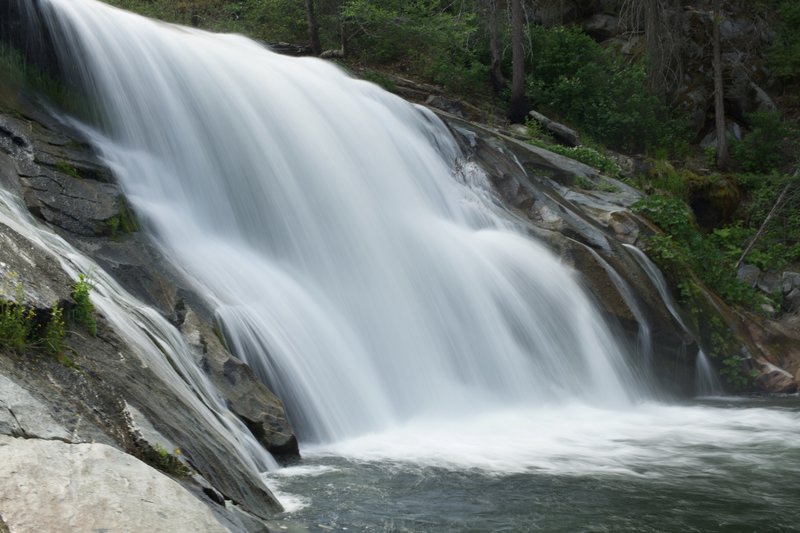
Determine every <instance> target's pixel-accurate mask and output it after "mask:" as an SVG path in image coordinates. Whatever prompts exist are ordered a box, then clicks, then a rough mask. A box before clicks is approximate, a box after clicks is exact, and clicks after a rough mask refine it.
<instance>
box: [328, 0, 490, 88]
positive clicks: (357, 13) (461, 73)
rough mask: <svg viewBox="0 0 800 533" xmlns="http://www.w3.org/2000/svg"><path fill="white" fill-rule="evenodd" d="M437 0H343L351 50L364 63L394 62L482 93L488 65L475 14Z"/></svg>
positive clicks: (438, 80) (437, 79)
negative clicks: (483, 57) (481, 57)
mask: <svg viewBox="0 0 800 533" xmlns="http://www.w3.org/2000/svg"><path fill="white" fill-rule="evenodd" d="M457 7H458V6H455V5H453V4H450V3H447V2H441V1H440V0H411V1H408V0H387V1H384V2H374V1H372V0H347V1H346V2H345V3H344V4H343V7H342V11H341V13H342V16H343V18H344V20H345V22H346V24H347V25H348V26H349V27H352V28H355V29H356V30H355V34H354V35H353V36H352V37H351V39H350V40H349V41H348V46H349V47H350V51H351V53H353V54H354V55H355V56H356V57H357V58H358V59H359V60H361V61H364V62H368V63H381V64H398V65H401V66H403V67H405V68H408V69H410V70H413V71H414V72H416V73H418V74H420V75H422V76H423V77H425V78H427V79H429V80H431V81H433V82H435V83H441V84H443V85H445V86H447V87H449V88H452V89H457V90H460V91H481V92H483V91H484V89H485V86H486V81H487V80H488V72H489V71H488V67H487V66H486V65H484V64H483V63H481V61H479V58H478V56H479V54H480V51H481V49H482V46H483V39H482V38H481V37H482V36H481V35H479V33H478V28H479V20H478V18H477V17H476V14H475V13H474V12H470V11H468V10H463V11H462V10H460V9H457Z"/></svg>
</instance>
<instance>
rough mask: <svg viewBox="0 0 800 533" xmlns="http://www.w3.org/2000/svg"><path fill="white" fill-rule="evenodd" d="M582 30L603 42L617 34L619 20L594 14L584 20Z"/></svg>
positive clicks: (603, 14) (601, 14)
mask: <svg viewBox="0 0 800 533" xmlns="http://www.w3.org/2000/svg"><path fill="white" fill-rule="evenodd" d="M582 26H583V30H584V31H585V32H586V33H588V34H589V35H591V36H592V37H594V38H595V39H597V40H598V41H605V40H606V39H610V38H611V37H614V36H615V35H617V33H618V32H619V18H618V17H615V16H613V15H609V14H606V13H596V14H594V15H592V16H591V17H589V18H588V19H587V20H585V21H584V22H583V24H582Z"/></svg>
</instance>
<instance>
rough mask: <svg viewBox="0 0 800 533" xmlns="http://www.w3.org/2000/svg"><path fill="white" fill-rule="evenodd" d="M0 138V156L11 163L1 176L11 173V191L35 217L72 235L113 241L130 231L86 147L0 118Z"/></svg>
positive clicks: (119, 201) (124, 211) (115, 192)
mask: <svg viewBox="0 0 800 533" xmlns="http://www.w3.org/2000/svg"><path fill="white" fill-rule="evenodd" d="M0 133H3V135H2V137H5V141H3V142H0V153H1V152H2V151H5V152H6V154H8V155H11V156H12V158H13V160H12V161H8V160H7V161H6V163H7V166H6V170H5V172H6V173H8V172H9V171H10V169H12V168H15V170H16V174H17V176H18V178H17V182H18V183H16V184H14V185H15V188H17V189H21V192H22V196H23V199H24V200H25V203H26V205H27V206H28V209H29V210H30V211H31V212H32V213H33V214H34V215H36V216H37V217H39V218H41V219H42V220H45V221H46V222H48V223H50V224H52V225H54V226H56V227H59V228H62V229H64V230H67V231H69V232H72V233H74V234H77V235H88V236H91V235H111V236H116V234H117V232H118V231H119V232H121V231H132V230H133V229H134V228H135V223H134V222H133V218H132V214H131V212H130V210H129V208H128V206H127V204H126V203H125V201H124V198H123V196H122V194H121V191H120V190H119V188H118V187H117V186H116V185H114V184H112V183H110V181H111V173H110V172H109V171H108V170H107V169H106V168H105V167H104V166H103V165H102V163H101V162H100V161H99V159H98V158H97V156H96V155H95V154H94V153H93V152H92V150H91V149H90V148H89V147H88V146H87V145H86V144H85V143H82V142H80V141H76V140H73V139H70V138H69V137H67V136H65V135H63V134H59V133H55V132H53V131H51V130H48V129H47V128H45V127H44V126H42V125H40V124H36V123H34V122H30V121H24V120H22V119H15V118H10V117H7V116H0ZM0 141H2V139H0ZM12 162H13V165H11V164H9V163H12ZM3 181H6V182H9V181H13V180H12V179H11V178H4V179H3Z"/></svg>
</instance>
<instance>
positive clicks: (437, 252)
mask: <svg viewBox="0 0 800 533" xmlns="http://www.w3.org/2000/svg"><path fill="white" fill-rule="evenodd" d="M40 6H41V11H42V13H43V15H44V16H45V18H46V23H47V25H48V27H49V29H50V31H51V33H52V35H53V36H54V39H55V41H56V43H57V46H56V48H57V50H58V51H59V53H60V54H61V62H62V68H63V70H64V71H65V72H68V73H73V74H74V75H75V76H76V81H77V83H78V84H79V85H81V86H82V87H83V88H84V89H85V91H86V96H87V99H88V100H89V101H90V102H92V103H93V104H94V105H96V106H97V116H96V117H95V118H94V119H93V120H91V121H87V123H86V124H83V125H82V127H83V128H84V130H85V131H86V132H87V134H88V135H89V136H90V138H91V139H92V140H93V142H94V144H95V145H96V146H97V147H98V148H99V149H100V151H101V153H102V154H103V156H104V158H105V159H106V160H107V161H108V163H109V164H110V165H111V166H112V168H113V169H114V171H115V174H116V176H117V179H118V180H119V181H120V184H121V186H122V187H123V188H124V190H125V193H126V195H127V196H128V198H129V200H130V201H131V203H132V204H133V206H134V208H135V211H136V212H137V214H138V215H139V217H140V219H141V221H142V222H143V225H144V228H145V230H146V231H149V232H151V234H152V235H153V236H154V238H155V240H156V241H157V242H158V243H159V244H160V246H161V247H162V248H163V250H164V252H165V255H167V256H168V257H170V258H171V260H172V261H174V262H175V263H176V264H178V265H180V266H181V268H182V269H183V270H185V271H186V273H187V275H188V276H189V277H190V278H191V279H192V280H193V281H194V282H196V284H197V287H198V288H200V292H201V293H202V294H204V295H205V296H206V298H207V299H208V301H209V302H210V303H211V304H212V305H213V306H214V308H215V309H217V315H218V319H219V322H220V324H221V328H222V330H223V332H224V335H225V337H226V339H227V341H228V343H229V346H230V347H231V348H232V350H233V351H234V352H235V353H236V354H237V355H238V356H239V357H240V358H242V359H244V360H245V361H246V362H247V363H248V364H249V365H250V366H251V367H252V368H253V369H254V371H255V372H256V373H257V374H258V375H259V376H260V377H261V378H262V379H263V380H264V381H265V382H267V383H268V384H269V385H270V386H271V387H272V388H273V390H275V392H276V393H277V394H278V395H279V396H280V397H281V398H282V400H283V401H284V403H285V404H286V407H287V410H288V413H289V417H290V420H291V421H292V422H293V424H294V426H295V429H296V430H297V432H298V434H299V436H300V438H301V441H303V442H307V443H308V442H311V443H313V442H331V441H337V440H340V439H343V438H345V437H348V436H352V435H358V434H366V433H369V432H374V431H379V430H381V429H384V428H387V427H390V426H392V425H393V424H399V423H402V422H404V421H407V420H410V419H413V418H415V417H428V418H432V419H441V420H444V419H447V420H448V421H451V420H453V419H456V418H458V417H459V416H465V417H468V416H472V415H473V414H475V413H483V414H485V413H491V412H492V410H493V409H499V408H501V407H505V406H517V407H520V406H521V407H525V406H538V405H542V404H552V405H559V404H566V403H574V402H587V403H588V402H591V404H592V405H595V406H596V405H608V406H625V405H628V404H630V403H631V402H633V401H636V400H637V399H638V398H640V397H641V396H642V395H643V394H644V392H643V389H644V388H643V387H642V386H641V385H640V384H639V383H637V381H636V380H635V378H633V377H632V376H631V374H630V373H629V372H628V370H627V368H626V364H625V360H624V356H623V354H622V353H621V350H620V348H619V347H618V346H617V345H616V343H615V342H614V339H613V338H612V337H611V336H610V334H609V333H608V330H607V327H606V325H605V324H604V323H603V321H602V320H601V319H600V317H599V315H598V313H597V312H596V310H595V309H594V308H593V307H592V305H591V304H590V302H589V300H588V299H587V297H586V296H585V295H584V293H583V292H582V289H581V287H580V284H579V282H578V280H577V279H576V278H577V276H576V274H575V273H574V272H572V271H571V270H569V269H568V268H566V267H565V266H564V265H562V264H561V263H560V262H559V261H558V259H557V258H556V257H554V256H553V255H552V254H551V253H550V252H549V251H547V250H546V249H545V248H544V247H543V246H541V245H540V244H538V243H537V242H534V241H533V240H531V239H530V238H529V237H527V236H525V235H524V233H523V231H522V230H521V229H519V228H517V227H516V226H515V224H514V223H513V222H512V221H510V220H507V219H504V218H503V217H502V216H501V215H499V214H498V212H499V211H500V210H498V209H496V206H495V205H493V203H492V202H493V201H494V200H493V198H494V197H493V195H492V194H491V191H490V186H489V184H488V182H487V179H486V177H485V176H484V175H483V174H482V173H481V172H480V171H478V170H477V169H476V168H475V167H474V166H472V165H470V164H465V162H464V161H462V160H461V156H460V154H459V152H458V149H457V147H456V144H455V142H454V140H453V138H452V137H451V136H450V134H449V132H448V130H447V128H446V127H445V126H444V124H442V123H441V122H440V121H439V120H438V119H437V118H436V117H435V116H434V115H433V114H432V113H431V112H429V111H427V110H426V109H424V108H421V107H418V106H413V105H411V104H409V103H407V102H405V101H404V100H402V99H400V98H398V97H396V96H393V95H390V94H388V93H386V92H384V91H383V90H381V89H379V88H378V87H376V86H375V85H372V84H370V83H367V82H364V81H359V80H355V79H352V78H350V77H348V76H347V75H346V74H345V73H343V72H342V71H341V70H340V69H339V68H338V67H336V66H334V65H332V64H330V63H327V62H324V61H321V60H317V59H312V58H304V59H295V58H287V57H283V56H280V55H277V54H275V53H272V52H270V51H269V50H267V49H265V48H264V47H262V46H260V45H259V44H257V43H255V42H253V41H250V40H248V39H245V38H243V37H240V36H235V35H213V34H209V33H205V32H202V31H198V30H194V29H188V28H183V27H178V26H171V25H166V24H161V23H156V22H153V21H150V20H148V19H145V18H142V17H139V16H136V15H133V14H130V13H127V12H124V11H121V10H118V9H115V8H112V7H109V6H107V5H104V4H101V3H99V2H97V1H94V0H41V2H40ZM466 420H467V421H468V420H469V418H466Z"/></svg>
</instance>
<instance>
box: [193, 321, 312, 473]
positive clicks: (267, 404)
mask: <svg viewBox="0 0 800 533" xmlns="http://www.w3.org/2000/svg"><path fill="white" fill-rule="evenodd" d="M181 331H182V332H183V334H184V335H185V336H186V339H187V340H188V341H189V343H190V345H191V346H192V348H193V349H194V350H195V352H196V354H197V356H198V358H199V359H200V365H201V367H202V368H203V369H204V370H205V372H206V374H207V375H208V376H209V377H210V378H211V381H212V382H213V383H214V386H215V387H216V388H217V390H218V391H220V393H222V395H223V396H224V397H225V399H226V400H227V403H228V408H229V409H230V410H231V411H233V412H234V413H235V414H236V416H238V417H239V418H240V419H241V420H242V422H244V423H245V425H246V426H247V427H248V429H250V431H251V432H252V433H253V435H254V436H255V437H256V438H257V439H258V441H259V442H260V443H261V444H262V445H263V446H264V447H265V448H266V449H267V450H268V451H269V452H270V453H271V454H272V455H273V456H275V458H276V459H280V460H292V459H296V458H298V457H299V456H300V451H299V449H298V445H297V438H296V437H295V435H294V433H293V432H292V428H291V427H290V426H289V422H288V421H287V420H286V415H285V412H284V409H283V403H281V401H280V400H279V399H278V397H277V396H275V395H274V394H273V393H272V392H271V391H270V390H269V389H268V388H267V387H266V386H265V385H264V384H263V383H261V382H260V381H259V380H258V378H257V377H256V376H255V374H253V371H252V370H251V369H250V367H249V366H247V365H246V364H245V363H243V362H242V361H240V360H239V359H237V358H236V357H234V356H232V355H231V354H230V352H228V350H227V349H226V348H225V346H223V344H222V342H221V341H220V339H219V338H218V337H217V335H215V334H214V332H213V331H212V329H211V328H210V327H209V326H208V324H207V323H204V322H203V321H201V320H200V319H199V317H198V316H197V314H196V313H195V311H194V310H193V309H191V308H189V309H187V310H186V314H185V316H184V319H183V324H182V325H181ZM201 354H202V355H201Z"/></svg>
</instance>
